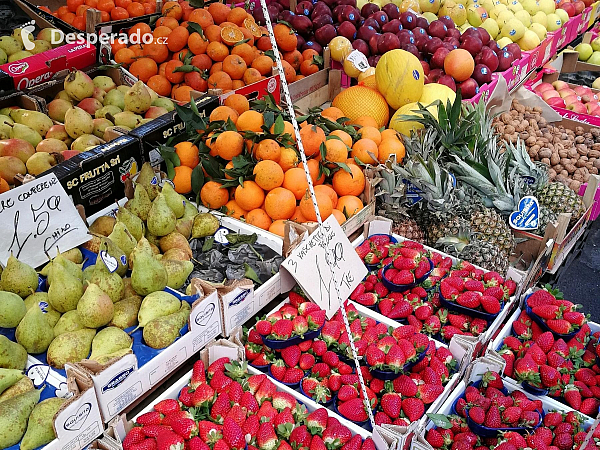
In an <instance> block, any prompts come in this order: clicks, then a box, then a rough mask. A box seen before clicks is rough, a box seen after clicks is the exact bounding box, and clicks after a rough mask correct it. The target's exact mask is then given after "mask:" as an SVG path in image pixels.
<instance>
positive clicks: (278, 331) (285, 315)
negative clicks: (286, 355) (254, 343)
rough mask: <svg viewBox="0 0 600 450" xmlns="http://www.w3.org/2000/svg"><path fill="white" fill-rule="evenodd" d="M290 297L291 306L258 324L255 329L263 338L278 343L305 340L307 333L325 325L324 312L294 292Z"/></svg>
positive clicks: (283, 308) (288, 305)
mask: <svg viewBox="0 0 600 450" xmlns="http://www.w3.org/2000/svg"><path fill="white" fill-rule="evenodd" d="M289 295H290V303H289V304H286V305H285V306H283V307H282V308H281V309H280V310H279V311H278V312H276V313H275V314H272V315H271V316H269V317H267V318H266V319H265V320H259V321H258V322H257V323H256V326H255V329H256V331H257V332H258V334H260V335H261V336H262V337H266V338H267V339H274V340H277V341H287V340H288V339H290V338H293V337H300V338H303V337H304V335H305V334H306V333H308V332H309V331H316V330H318V329H319V328H321V326H322V325H323V324H324V323H325V311H324V310H322V309H321V308H319V307H318V306H317V305H316V304H315V303H312V302H308V301H306V299H305V298H304V297H302V296H301V295H299V294H297V293H296V292H293V291H292V292H290V294H289Z"/></svg>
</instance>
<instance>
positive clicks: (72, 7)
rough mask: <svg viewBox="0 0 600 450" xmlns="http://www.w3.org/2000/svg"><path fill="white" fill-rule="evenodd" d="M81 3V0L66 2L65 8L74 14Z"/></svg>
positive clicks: (68, 0)
mask: <svg viewBox="0 0 600 450" xmlns="http://www.w3.org/2000/svg"><path fill="white" fill-rule="evenodd" d="M83 3H84V2H83V0H67V8H68V9H69V11H71V12H72V13H74V12H75V11H77V8H79V7H80V6H81V5H83Z"/></svg>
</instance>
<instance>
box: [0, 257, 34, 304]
mask: <svg viewBox="0 0 600 450" xmlns="http://www.w3.org/2000/svg"><path fill="white" fill-rule="evenodd" d="M38 280H39V279H38V275H37V273H36V272H35V270H34V269H33V268H32V267H31V266H28V265H27V264H25V263H22V262H20V261H19V260H18V259H17V258H15V257H14V256H13V255H10V257H9V258H8V262H7V263H6V267H5V268H4V270H3V271H2V275H1V276H0V286H1V287H2V290H4V291H8V292H12V293H14V294H17V295H19V296H20V297H21V298H25V297H27V296H28V295H29V294H31V293H32V292H35V290H36V289H37V287H38Z"/></svg>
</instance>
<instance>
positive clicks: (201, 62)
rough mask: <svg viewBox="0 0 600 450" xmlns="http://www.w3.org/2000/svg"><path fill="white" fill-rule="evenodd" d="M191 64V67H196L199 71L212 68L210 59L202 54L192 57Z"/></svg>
mask: <svg viewBox="0 0 600 450" xmlns="http://www.w3.org/2000/svg"><path fill="white" fill-rule="evenodd" d="M207 45H208V44H207ZM191 64H192V66H194V67H197V68H198V69H200V70H210V68H211V67H212V59H210V58H209V57H208V55H206V54H204V53H202V54H200V55H196V56H194V57H193V58H192V61H191Z"/></svg>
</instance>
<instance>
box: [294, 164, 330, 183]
mask: <svg viewBox="0 0 600 450" xmlns="http://www.w3.org/2000/svg"><path fill="white" fill-rule="evenodd" d="M306 164H308V172H309V173H310V178H311V180H312V182H313V184H314V185H317V184H323V183H324V182H325V174H323V173H322V170H321V166H320V164H319V161H318V160H316V159H309V160H308V161H306ZM298 167H300V168H301V169H303V170H304V164H302V163H300V164H299V165H298ZM319 173H320V174H321V176H320V178H318V179H317V177H318V176H319Z"/></svg>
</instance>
